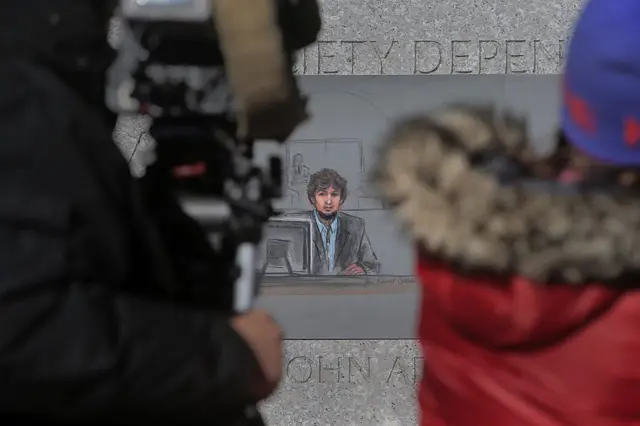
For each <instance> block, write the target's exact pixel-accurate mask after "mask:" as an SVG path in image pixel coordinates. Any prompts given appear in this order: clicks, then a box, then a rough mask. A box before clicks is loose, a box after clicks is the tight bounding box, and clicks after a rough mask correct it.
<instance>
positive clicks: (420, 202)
mask: <svg viewBox="0 0 640 426" xmlns="http://www.w3.org/2000/svg"><path fill="white" fill-rule="evenodd" d="M527 146H528V141H527V138H526V130H525V123H524V122H522V121H519V120H517V119H516V118H514V117H512V116H509V115H508V114H507V115H501V114H498V113H496V112H495V111H492V110H490V109H482V108H474V107H457V108H453V109H445V110H444V111H440V112H437V113H434V114H432V115H430V116H428V117H417V118H414V119H409V120H406V121H403V122H401V123H400V124H399V125H398V126H396V127H395V128H394V129H393V131H392V132H391V134H390V135H389V137H388V139H387V140H386V141H385V145H383V147H384V148H383V152H382V154H383V155H382V157H381V158H382V160H381V164H380V165H379V167H378V169H377V177H378V181H379V184H380V188H381V190H382V193H383V194H384V196H385V198H386V200H387V201H388V202H390V203H391V204H392V205H393V206H394V207H395V211H396V214H397V216H398V217H399V218H400V219H401V221H402V222H403V223H404V224H405V225H407V228H408V230H409V232H410V234H411V237H412V238H413V239H414V240H415V241H417V246H418V253H419V254H418V259H417V277H418V280H419V282H420V283H421V309H420V325H419V339H420V344H421V347H422V350H423V351H424V353H423V355H424V359H425V366H424V370H423V371H424V373H423V378H422V381H421V384H420V389H419V405H420V412H421V425H422V426H485V425H486V426H560V425H562V426H568V425H571V426H573V425H575V426H629V425H640V292H638V291H636V290H635V288H634V285H637V284H640V276H638V273H637V271H638V270H640V268H639V266H640V243H637V241H640V221H639V219H640V217H635V216H636V215H640V209H639V207H638V206H639V205H640V200H638V201H639V202H637V203H636V202H634V200H633V198H632V195H630V194H629V193H626V192H623V191H617V190H611V191H610V190H608V189H606V188H604V187H603V186H602V185H594V186H588V185H585V186H581V187H576V186H572V187H567V186H564V185H561V184H558V183H556V182H555V181H554V180H553V179H551V180H549V181H545V180H544V179H540V178H538V177H537V175H536V174H535V173H534V169H533V167H531V166H530V164H532V163H531V158H532V154H531V152H529V151H528V148H527ZM634 283H635V284H634Z"/></svg>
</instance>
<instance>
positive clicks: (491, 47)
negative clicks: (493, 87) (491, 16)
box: [478, 40, 500, 74]
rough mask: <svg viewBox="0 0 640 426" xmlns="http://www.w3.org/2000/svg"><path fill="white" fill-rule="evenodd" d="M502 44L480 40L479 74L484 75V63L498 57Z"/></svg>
mask: <svg viewBox="0 0 640 426" xmlns="http://www.w3.org/2000/svg"><path fill="white" fill-rule="evenodd" d="M498 49H500V43H498V42H497V41H495V40H480V42H479V43H478V74H483V73H484V66H483V64H484V62H485V61H490V60H491V59H495V58H496V57H497V56H498Z"/></svg>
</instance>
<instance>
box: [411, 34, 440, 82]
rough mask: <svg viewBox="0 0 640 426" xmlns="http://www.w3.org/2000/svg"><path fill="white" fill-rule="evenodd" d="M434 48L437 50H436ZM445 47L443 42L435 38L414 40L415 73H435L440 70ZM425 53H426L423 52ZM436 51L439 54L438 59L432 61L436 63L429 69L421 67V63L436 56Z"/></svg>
mask: <svg viewBox="0 0 640 426" xmlns="http://www.w3.org/2000/svg"><path fill="white" fill-rule="evenodd" d="M434 50H435V51H436V52H434ZM443 52H444V49H443V48H442V44H440V43H439V42H437V41H435V40H417V41H414V42H413V73H414V74H433V73H434V72H436V71H438V69H439V68H440V66H441V65H442V54H443ZM421 53H424V54H421ZM434 53H435V54H437V57H438V59H437V60H436V61H430V62H431V63H435V65H433V66H432V67H431V68H429V69H428V70H424V69H421V66H420V63H421V62H422V61H423V60H425V59H427V58H431V57H432V56H434Z"/></svg>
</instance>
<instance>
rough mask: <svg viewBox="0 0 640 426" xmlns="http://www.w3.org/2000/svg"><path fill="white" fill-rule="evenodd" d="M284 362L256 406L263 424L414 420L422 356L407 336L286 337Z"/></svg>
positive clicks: (358, 425)
mask: <svg viewBox="0 0 640 426" xmlns="http://www.w3.org/2000/svg"><path fill="white" fill-rule="evenodd" d="M283 365H284V373H285V374H284V379H283V381H282V384H281V386H280V389H279V390H278V392H277V393H276V394H275V395H274V396H273V397H272V398H271V399H269V400H268V401H266V403H265V404H263V406H262V407H261V411H262V413H263V415H264V416H265V418H266V421H267V424H268V425H273V426H327V425H335V426H369V425H382V426H405V425H415V424H416V413H417V410H416V400H415V384H416V382H417V381H418V380H419V378H420V375H421V368H422V357H421V354H420V352H419V350H418V348H417V345H416V344H415V342H414V341H412V340H360V341H358V340H297V341H288V342H287V344H286V354H285V359H284V364H283Z"/></svg>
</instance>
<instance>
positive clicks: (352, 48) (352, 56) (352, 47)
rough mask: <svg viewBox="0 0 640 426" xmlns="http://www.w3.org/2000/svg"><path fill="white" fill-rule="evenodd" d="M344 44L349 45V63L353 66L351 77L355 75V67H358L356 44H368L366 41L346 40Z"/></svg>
mask: <svg viewBox="0 0 640 426" xmlns="http://www.w3.org/2000/svg"><path fill="white" fill-rule="evenodd" d="M342 43H343V44H348V45H349V54H348V58H347V62H349V63H350V65H351V75H353V74H355V67H356V44H363V43H366V41H355V40H348V41H346V40H345V41H343V42H342Z"/></svg>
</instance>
